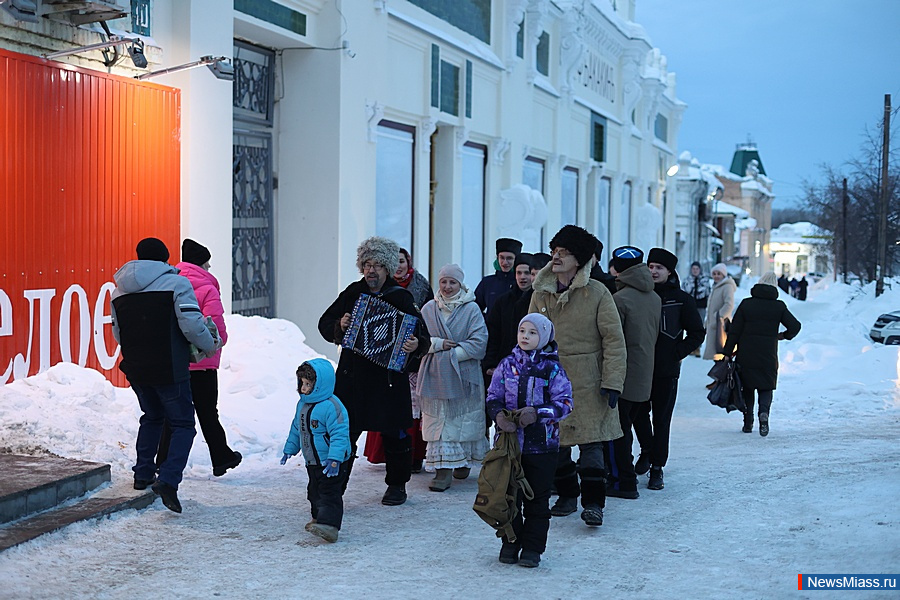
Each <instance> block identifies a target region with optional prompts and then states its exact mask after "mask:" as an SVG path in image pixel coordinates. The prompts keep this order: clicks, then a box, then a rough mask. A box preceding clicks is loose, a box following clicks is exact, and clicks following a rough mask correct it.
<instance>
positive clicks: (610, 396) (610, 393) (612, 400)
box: [600, 388, 619, 408]
mask: <svg viewBox="0 0 900 600" xmlns="http://www.w3.org/2000/svg"><path fill="white" fill-rule="evenodd" d="M600 393H601V394H606V399H607V400H609V407H610V408H615V407H616V404H618V403H619V392H617V391H616V390H610V389H608V388H600Z"/></svg>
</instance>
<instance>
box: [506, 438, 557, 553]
mask: <svg viewBox="0 0 900 600" xmlns="http://www.w3.org/2000/svg"><path fill="white" fill-rule="evenodd" d="M557 461H558V456H557V453H556V452H549V453H547V454H523V455H522V469H523V470H524V471H525V479H527V480H528V483H529V484H530V485H531V490H532V491H533V492H534V498H533V499H531V500H527V499H526V498H525V494H524V493H523V492H522V490H519V494H518V496H517V497H516V506H518V507H519V512H518V513H516V517H515V518H514V519H513V523H512V525H513V531H515V532H516V538H517V539H518V543H519V544H521V546H522V549H523V550H533V551H534V552H537V553H538V554H543V553H544V550H546V549H547V532H548V531H549V530H550V488H552V487H553V477H554V474H555V473H556V463H557ZM504 541H506V538H504Z"/></svg>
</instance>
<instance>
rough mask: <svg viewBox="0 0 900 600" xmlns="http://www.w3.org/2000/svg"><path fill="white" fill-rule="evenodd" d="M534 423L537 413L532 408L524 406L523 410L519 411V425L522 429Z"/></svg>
mask: <svg viewBox="0 0 900 600" xmlns="http://www.w3.org/2000/svg"><path fill="white" fill-rule="evenodd" d="M535 421H537V411H536V410H535V409H534V407H533V406H526V407H525V408H523V409H521V410H519V425H521V426H522V427H528V426H529V425H531V424H532V423H534V422H535Z"/></svg>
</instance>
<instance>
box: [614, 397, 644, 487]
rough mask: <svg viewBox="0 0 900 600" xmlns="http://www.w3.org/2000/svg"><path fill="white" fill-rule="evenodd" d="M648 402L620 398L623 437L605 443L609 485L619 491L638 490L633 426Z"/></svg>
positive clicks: (620, 419)
mask: <svg viewBox="0 0 900 600" xmlns="http://www.w3.org/2000/svg"><path fill="white" fill-rule="evenodd" d="M642 404H648V403H647V402H631V401H630V400H623V399H621V398H619V403H618V405H617V407H618V409H619V423H620V424H621V425H622V437H620V438H619V439H616V440H612V441H611V442H604V443H603V444H604V448H603V453H604V457H605V458H606V464H608V465H609V477H608V480H607V485H609V486H611V487H613V488H614V489H617V490H622V491H628V492H633V491H635V490H636V489H637V475H635V473H634V455H633V454H632V453H631V446H632V444H633V443H634V436H632V434H631V424H632V422H633V421H634V419H635V417H636V416H637V413H638V411H639V410H640V406H641V405H642Z"/></svg>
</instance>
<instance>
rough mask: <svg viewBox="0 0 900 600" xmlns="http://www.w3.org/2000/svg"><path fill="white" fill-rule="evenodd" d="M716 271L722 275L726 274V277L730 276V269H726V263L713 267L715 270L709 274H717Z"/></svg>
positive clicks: (711, 270)
mask: <svg viewBox="0 0 900 600" xmlns="http://www.w3.org/2000/svg"><path fill="white" fill-rule="evenodd" d="M716 271H719V272H720V273H724V274H725V276H726V277H727V276H728V269H727V268H726V267H725V263H716V265H715V266H713V268H712V269H710V271H709V272H710V273H715V272H716Z"/></svg>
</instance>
